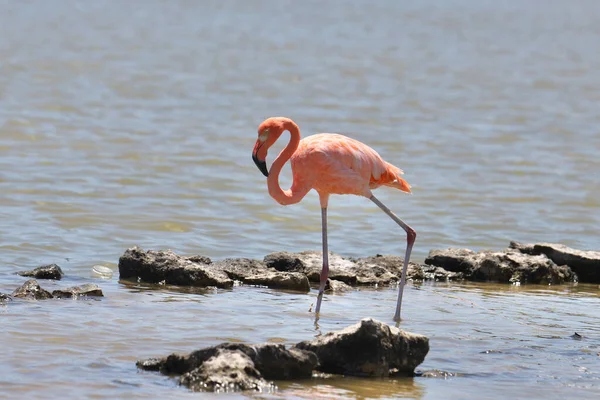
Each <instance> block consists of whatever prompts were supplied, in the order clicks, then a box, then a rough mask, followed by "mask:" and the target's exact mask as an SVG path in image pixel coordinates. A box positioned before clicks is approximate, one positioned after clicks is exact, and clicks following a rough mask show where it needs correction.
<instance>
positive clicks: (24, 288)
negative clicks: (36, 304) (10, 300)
mask: <svg viewBox="0 0 600 400" xmlns="http://www.w3.org/2000/svg"><path fill="white" fill-rule="evenodd" d="M12 296H13V297H17V298H20V299H30V300H45V299H51V298H52V297H53V296H52V294H51V293H50V292H49V291H47V290H44V289H42V288H41V287H40V285H39V283H38V282H37V281H36V280H35V279H30V280H28V281H26V282H25V283H24V284H23V285H21V286H20V287H18V288H17V289H15V291H14V292H13V293H12Z"/></svg>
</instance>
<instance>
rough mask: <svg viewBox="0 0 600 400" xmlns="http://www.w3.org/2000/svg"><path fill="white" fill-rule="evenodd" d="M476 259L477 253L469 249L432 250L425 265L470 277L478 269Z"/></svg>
mask: <svg viewBox="0 0 600 400" xmlns="http://www.w3.org/2000/svg"><path fill="white" fill-rule="evenodd" d="M476 257H477V253H475V252H474V251H473V250H469V249H447V250H431V251H430V252H429V255H428V256H427V258H426V259H425V264H427V265H434V266H436V267H441V268H443V269H445V270H446V271H451V272H462V273H464V274H465V275H467V276H469V275H471V274H472V273H473V270H474V269H475V268H476V267H477V262H476Z"/></svg>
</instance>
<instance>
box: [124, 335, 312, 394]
mask: <svg viewBox="0 0 600 400" xmlns="http://www.w3.org/2000/svg"><path fill="white" fill-rule="evenodd" d="M136 365H137V366H138V368H141V369H145V370H150V371H160V372H161V373H163V374H166V375H181V376H180V378H179V382H180V384H182V385H185V386H187V387H189V388H190V389H192V390H210V391H226V390H227V391H230V390H238V391H239V390H261V389H262V388H265V387H269V386H272V383H270V382H268V381H267V380H271V379H280V380H281V379H306V378H310V377H311V376H312V371H313V369H314V368H315V366H316V365H317V357H316V355H315V354H314V353H311V352H308V351H304V350H300V349H296V348H290V349H287V348H286V347H285V346H284V345H281V344H279V345H275V344H263V345H255V346H251V345H246V344H241V343H222V344H220V345H217V346H212V347H208V348H205V349H201V350H198V351H195V352H192V353H190V354H188V355H185V356H182V355H178V354H171V355H170V356H168V357H166V358H163V359H148V360H143V361H138V362H137V364H136Z"/></svg>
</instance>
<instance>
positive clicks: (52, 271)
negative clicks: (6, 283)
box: [17, 264, 65, 280]
mask: <svg viewBox="0 0 600 400" xmlns="http://www.w3.org/2000/svg"><path fill="white" fill-rule="evenodd" d="M17 273H18V274H19V275H21V276H26V277H31V278H36V279H54V280H60V279H61V278H62V277H63V276H64V275H65V274H64V273H63V271H62V269H60V267H59V266H58V265H56V264H49V265H42V266H41V267H37V268H34V269H32V270H31V271H21V272H17Z"/></svg>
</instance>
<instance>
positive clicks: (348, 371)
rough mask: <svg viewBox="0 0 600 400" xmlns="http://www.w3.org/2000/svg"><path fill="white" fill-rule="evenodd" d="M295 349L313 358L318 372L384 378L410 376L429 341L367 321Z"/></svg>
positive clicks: (301, 344)
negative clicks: (308, 352) (317, 360)
mask: <svg viewBox="0 0 600 400" xmlns="http://www.w3.org/2000/svg"><path fill="white" fill-rule="evenodd" d="M296 347H297V348H299V349H303V350H308V351H312V352H314V353H315V354H316V355H317V357H318V359H319V366H318V367H317V370H318V371H321V372H325V373H331V374H342V375H354V376H369V377H386V376H389V375H390V374H402V375H413V374H414V370H415V368H416V367H417V366H418V365H419V364H421V363H422V362H423V360H424V359H425V356H426V355H427V353H428V352H429V339H428V338H427V337H425V336H422V335H416V334H412V333H408V332H405V331H401V330H400V329H398V328H395V327H391V326H388V325H386V324H384V323H382V322H379V321H375V320H373V319H370V318H367V319H363V320H361V321H360V322H359V323H357V324H355V325H352V326H350V327H348V328H345V329H343V330H341V331H339V332H331V333H328V334H326V335H324V336H321V337H318V338H317V339H314V340H312V341H304V342H300V343H298V344H297V345H296Z"/></svg>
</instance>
